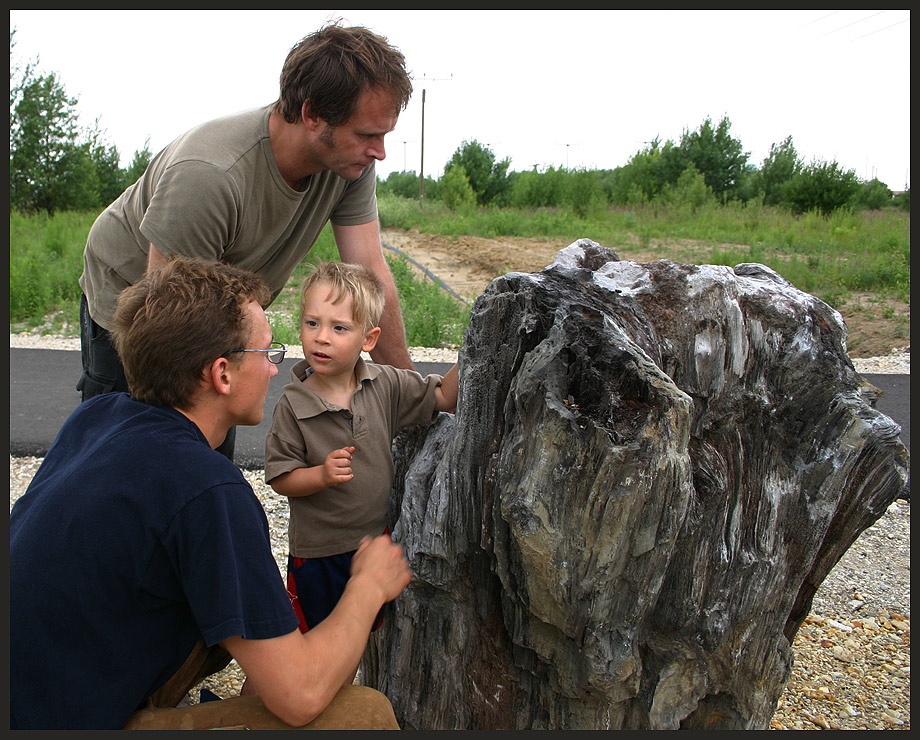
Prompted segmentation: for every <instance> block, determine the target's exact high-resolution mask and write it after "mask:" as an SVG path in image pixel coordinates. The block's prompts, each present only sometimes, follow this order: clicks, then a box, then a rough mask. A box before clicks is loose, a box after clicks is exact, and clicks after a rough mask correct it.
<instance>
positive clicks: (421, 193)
mask: <svg viewBox="0 0 920 740" xmlns="http://www.w3.org/2000/svg"><path fill="white" fill-rule="evenodd" d="M419 79H422V80H431V81H432V82H436V81H442V80H453V79H454V73H453V72H451V73H450V77H425V75H422V76H421V77H420V78H419ZM418 197H419V200H424V199H425V88H422V153H421V165H420V166H419V174H418Z"/></svg>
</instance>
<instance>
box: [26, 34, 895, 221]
mask: <svg viewBox="0 0 920 740" xmlns="http://www.w3.org/2000/svg"><path fill="white" fill-rule="evenodd" d="M14 34H15V30H11V31H10V210H11V211H13V210H16V211H20V212H24V213H29V212H41V211H44V212H47V213H54V212H55V211H68V210H92V209H97V208H99V209H101V208H103V207H105V206H107V205H108V204H109V203H111V202H112V201H113V200H114V199H115V198H117V197H118V196H119V195H120V194H121V193H122V191H123V190H124V189H125V188H126V187H127V186H128V185H130V184H131V183H133V182H135V181H136V180H137V179H138V178H139V177H140V176H141V175H142V174H143V172H144V170H145V169H146V168H147V165H148V164H149V162H150V159H151V153H150V150H149V148H148V146H147V144H145V146H144V148H143V149H142V150H139V151H136V152H135V153H134V157H133V159H132V160H131V163H130V164H129V165H128V167H126V168H122V167H120V165H119V162H120V156H119V152H118V150H117V148H116V147H115V146H114V145H112V144H109V143H107V142H106V140H105V135H104V132H103V131H102V130H101V129H100V128H99V125H98V119H97V121H96V123H95V124H94V125H93V126H92V127H90V128H88V129H87V128H83V127H81V126H80V125H79V123H78V114H77V103H78V100H77V98H75V97H71V96H69V95H68V94H67V92H66V90H65V88H64V85H63V83H62V82H61V80H60V78H59V77H58V75H57V74H55V73H54V72H51V73H48V74H41V73H39V72H38V70H37V68H36V66H35V65H34V64H32V63H28V64H26V65H25V66H20V65H19V64H18V63H17V62H16V61H15V60H14V57H13V47H14V46H15V41H14ZM148 141H149V140H148ZM749 157H750V152H746V151H744V148H743V146H742V143H741V141H740V140H739V139H737V138H735V137H733V136H732V135H731V121H730V120H729V118H728V117H727V116H725V117H723V118H722V120H720V121H719V122H718V123H716V124H714V123H713V122H712V120H711V119H710V118H707V119H706V120H704V121H703V122H702V123H701V124H700V126H699V128H698V129H696V130H694V131H690V130H685V131H684V132H683V134H682V136H681V138H680V140H679V141H678V142H674V141H671V140H667V141H664V142H661V141H660V140H659V139H658V138H657V137H656V138H655V139H654V140H653V141H651V142H650V143H649V144H648V145H647V146H646V147H645V148H644V149H641V150H639V151H637V152H636V153H635V154H634V155H633V156H632V157H631V158H630V159H629V161H628V162H627V163H626V164H625V165H623V166H622V167H617V168H615V169H601V170H586V169H573V170H570V169H568V168H555V167H547V168H545V169H543V170H542V171H540V170H538V169H537V168H536V167H534V169H532V170H526V171H523V172H514V171H510V165H511V160H510V159H509V158H505V159H501V160H498V159H497V158H496V156H495V153H494V152H493V151H492V150H491V149H490V148H488V147H487V146H484V145H483V144H481V143H479V142H478V141H476V140H475V139H473V140H471V141H464V142H463V143H462V144H461V145H460V146H459V147H458V148H457V150H456V151H455V152H454V154H453V156H452V157H451V159H450V160H449V161H448V162H447V163H446V164H445V166H444V174H443V175H442V176H441V178H440V179H437V180H436V179H433V178H431V177H426V178H425V182H424V183H420V182H419V177H418V175H416V173H415V172H411V171H410V172H392V173H390V175H389V176H388V177H387V178H386V179H385V180H380V182H379V187H378V192H379V193H381V194H393V195H398V196H401V197H404V198H420V197H422V195H423V194H424V197H426V198H429V199H435V200H439V201H441V202H443V203H444V204H445V205H447V206H448V207H449V208H452V209H461V208H470V207H477V206H478V207H481V206H498V207H507V206H511V207H518V208H565V209H568V210H571V211H572V212H574V213H575V214H576V215H578V216H581V217H584V216H587V215H590V214H594V213H598V212H601V211H603V210H604V209H606V208H607V207H608V206H610V205H631V204H638V203H662V204H667V205H677V206H681V207H688V208H691V209H694V210H695V209H697V208H700V207H702V206H704V205H706V204H714V203H720V204H726V203H730V202H738V203H761V204H763V205H767V206H777V207H782V208H787V209H789V210H791V211H792V212H794V213H808V212H812V211H817V212H820V213H822V214H825V215H828V214H830V213H832V212H833V211H835V210H838V209H854V210H855V209H866V210H874V209H881V208H885V207H892V206H893V207H900V208H904V209H905V210H908V211H909V210H910V190H907V191H906V192H905V193H902V194H899V195H898V197H897V198H894V197H893V194H892V192H891V190H890V189H889V188H888V186H887V185H885V184H884V183H882V182H880V181H879V180H877V179H873V180H871V181H868V182H865V181H861V180H860V179H859V178H858V177H857V176H856V174H855V173H854V172H853V171H852V170H844V169H843V168H841V167H840V166H839V165H838V164H837V163H836V162H824V161H818V160H813V161H811V162H810V163H806V162H805V160H804V159H803V157H802V156H801V155H800V154H799V152H797V151H796V148H795V146H794V144H793V141H792V137H791V136H788V137H786V139H784V140H783V141H781V142H779V143H774V144H773V145H772V146H771V148H770V154H769V155H768V156H767V157H766V158H765V159H764V160H763V162H762V163H761V164H760V165H759V166H757V165H754V164H751V163H749V161H748V159H749Z"/></svg>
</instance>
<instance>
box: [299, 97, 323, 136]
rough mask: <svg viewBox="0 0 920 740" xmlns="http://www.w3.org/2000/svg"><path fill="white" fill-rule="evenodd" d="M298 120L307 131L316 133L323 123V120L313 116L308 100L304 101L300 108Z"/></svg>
mask: <svg viewBox="0 0 920 740" xmlns="http://www.w3.org/2000/svg"><path fill="white" fill-rule="evenodd" d="M300 118H301V120H302V121H303V122H304V124H305V125H306V127H307V129H308V130H309V131H316V130H317V129H319V128H320V127H321V126H322V123H323V119H321V118H320V117H319V116H317V115H314V113H313V107H312V106H311V105H310V98H307V99H306V100H304V101H303V105H302V106H300Z"/></svg>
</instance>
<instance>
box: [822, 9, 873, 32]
mask: <svg viewBox="0 0 920 740" xmlns="http://www.w3.org/2000/svg"><path fill="white" fill-rule="evenodd" d="M884 12H885V11H884V10H880V11H878V12H877V13H873V14H872V15H867V16H866V17H865V18H860V19H859V20H858V21H853V22H852V23H847V24H846V25H845V26H840V28H835V29H834V30H833V31H828V32H827V33H825V34H824V35H825V36H830V35H831V34H832V33H837V31H842V30H843V29H844V28H849V27H850V26H855V25H856V24H857V23H864V22H865V21H867V20H869V19H870V18H875V16H877V15H881V14H882V13H884Z"/></svg>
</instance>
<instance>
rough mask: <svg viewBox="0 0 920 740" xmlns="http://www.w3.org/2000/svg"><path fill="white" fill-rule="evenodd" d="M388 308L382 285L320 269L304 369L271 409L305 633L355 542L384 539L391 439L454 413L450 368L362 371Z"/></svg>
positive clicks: (307, 289) (361, 275)
mask: <svg viewBox="0 0 920 740" xmlns="http://www.w3.org/2000/svg"><path fill="white" fill-rule="evenodd" d="M383 304H384V296H383V288H382V286H381V284H380V282H379V280H378V279H377V277H376V276H375V275H374V273H373V272H371V271H370V270H368V269H367V268H365V267H363V266H359V265H349V264H343V263H341V262H326V263H320V264H318V265H317V266H316V269H315V271H314V272H313V273H311V274H310V275H309V276H308V277H307V278H306V280H305V281H304V284H303V286H302V288H301V320H300V340H301V343H302V345H303V351H304V358H305V359H304V360H301V361H300V362H298V363H297V364H296V365H295V366H294V367H293V368H292V370H291V383H290V384H288V385H287V386H285V388H284V393H283V395H282V397H281V398H280V399H279V401H278V403H277V405H276V406H275V411H274V416H273V418H272V424H271V429H270V431H269V433H268V437H267V439H266V443H265V480H266V482H267V483H269V484H270V485H271V487H272V488H273V489H274V490H275V491H277V492H278V493H280V494H282V495H284V496H287V497H288V501H289V503H290V506H291V515H290V524H289V528H288V542H289V553H288V576H287V582H288V592H289V595H290V596H291V600H292V603H293V604H294V611H295V612H296V613H297V615H298V617H299V619H300V629H301V631H302V632H306V631H307V630H309V629H311V628H313V627H315V626H316V625H317V624H318V623H319V622H321V621H322V620H323V619H324V618H325V617H326V616H327V615H328V614H329V613H330V612H331V611H332V609H333V607H335V605H336V603H337V601H338V600H339V597H340V596H341V594H342V591H343V589H344V587H345V584H346V582H347V580H348V576H349V572H350V566H351V558H352V555H353V554H354V552H355V550H356V549H357V548H358V546H359V545H360V543H361V541H362V540H363V539H364V538H365V537H376V536H379V535H380V534H381V533H383V532H384V530H385V528H386V521H385V517H386V511H387V502H388V499H389V493H390V487H391V484H392V480H393V472H394V465H393V457H392V454H391V445H392V442H393V439H394V438H395V437H396V435H397V434H398V433H399V432H400V431H401V430H402V429H404V428H406V427H409V426H413V425H416V424H427V423H430V422H432V421H434V419H435V418H436V416H437V413H438V412H440V411H453V410H454V408H455V407H456V405H457V394H458V377H457V366H456V365H454V366H453V367H452V368H451V369H450V371H449V372H448V373H447V374H446V375H444V376H443V377H442V376H440V375H429V376H427V377H424V378H423V377H422V376H421V375H420V374H419V373H417V372H415V371H411V370H403V369H399V368H394V367H391V366H389V365H378V364H374V363H367V364H366V363H365V362H364V360H363V359H362V357H361V353H362V352H370V351H371V350H372V349H373V348H374V345H375V344H376V343H377V339H378V337H379V336H380V327H379V326H378V322H379V319H380V316H381V314H382V312H383ZM376 626H379V618H378V620H377V625H376Z"/></svg>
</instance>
